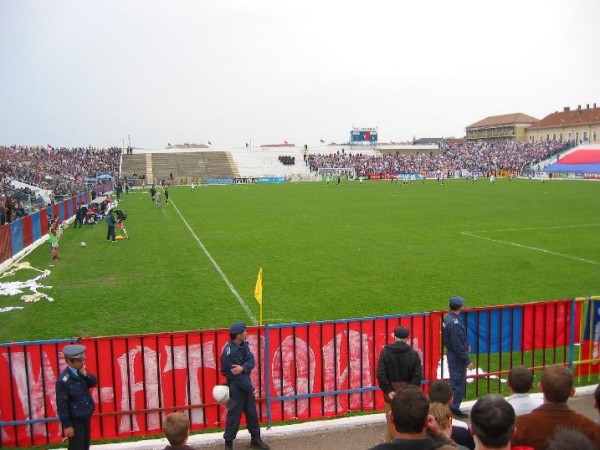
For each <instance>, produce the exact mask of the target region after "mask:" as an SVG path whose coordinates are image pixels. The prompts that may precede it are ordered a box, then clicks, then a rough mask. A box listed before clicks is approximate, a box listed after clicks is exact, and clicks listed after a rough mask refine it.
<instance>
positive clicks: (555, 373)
mask: <svg viewBox="0 0 600 450" xmlns="http://www.w3.org/2000/svg"><path fill="white" fill-rule="evenodd" d="M539 389H540V391H541V392H543V394H544V402H545V403H565V402H566V401H567V400H568V399H569V397H571V396H573V395H575V388H574V387H573V374H572V373H571V371H570V370H569V369H567V368H566V367H564V366H559V365H553V366H548V367H546V368H545V369H544V371H543V372H542V378H541V379H540V383H539Z"/></svg>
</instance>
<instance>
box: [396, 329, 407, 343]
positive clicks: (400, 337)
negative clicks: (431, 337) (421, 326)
mask: <svg viewBox="0 0 600 450" xmlns="http://www.w3.org/2000/svg"><path fill="white" fill-rule="evenodd" d="M409 334H410V332H409V331H408V328H406V327H403V326H402V325H401V326H399V327H396V329H395V330H394V338H395V340H396V341H402V342H405V341H406V339H407V338H408V335H409Z"/></svg>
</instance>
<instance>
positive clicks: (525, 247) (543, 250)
mask: <svg viewBox="0 0 600 450" xmlns="http://www.w3.org/2000/svg"><path fill="white" fill-rule="evenodd" d="M586 226H587V227H589V226H598V224H593V225H563V226H553V227H540V228H506V229H503V230H491V231H478V233H492V232H495V231H528V230H550V229H559V228H578V227H586ZM460 234H462V235H463V236H469V237H474V238H477V239H483V240H484V241H490V242H498V243H500V244H508V245H513V246H515V247H519V248H524V249H526V250H533V251H536V252H542V253H546V254H548V255H554V256H560V257H563V258H568V259H573V260H575V261H580V262H584V263H588V264H593V265H595V266H600V262H598V261H591V260H589V259H584V258H580V257H578V256H572V255H565V254H564V253H558V252H553V251H551V250H546V249H545V248H539V247H532V246H530V245H522V244H517V243H516V242H511V241H504V240H501V239H492V238H489V237H486V236H478V235H477V234H474V233H472V232H470V231H461V232H460Z"/></svg>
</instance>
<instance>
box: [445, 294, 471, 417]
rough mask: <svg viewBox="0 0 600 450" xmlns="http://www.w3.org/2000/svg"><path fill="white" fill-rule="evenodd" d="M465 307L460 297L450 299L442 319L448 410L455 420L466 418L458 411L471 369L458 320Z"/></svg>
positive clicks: (461, 326)
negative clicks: (448, 377) (450, 392)
mask: <svg viewBox="0 0 600 450" xmlns="http://www.w3.org/2000/svg"><path fill="white" fill-rule="evenodd" d="M464 305H465V300H464V299H463V298H462V297H458V296H454V297H452V298H451V299H450V305H449V306H450V311H449V312H448V314H446V316H445V317H444V345H445V346H446V350H447V351H446V358H447V359H448V371H449V372H450V385H451V386H452V405H451V406H450V410H451V411H452V414H453V415H454V417H456V418H457V419H464V418H466V417H467V415H466V414H464V413H463V412H462V411H461V410H460V404H461V402H462V400H463V398H464V397H465V389H466V386H467V368H468V369H470V368H472V367H473V365H472V364H471V360H470V359H469V349H470V348H469V342H468V341H467V332H466V330H465V326H464V325H463V323H462V321H461V320H460V312H461V311H462V309H463V307H464Z"/></svg>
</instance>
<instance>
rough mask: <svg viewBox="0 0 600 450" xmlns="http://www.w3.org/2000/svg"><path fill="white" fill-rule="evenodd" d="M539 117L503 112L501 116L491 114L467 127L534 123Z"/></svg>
mask: <svg viewBox="0 0 600 450" xmlns="http://www.w3.org/2000/svg"><path fill="white" fill-rule="evenodd" d="M537 121H538V119H536V118H535V117H531V116H528V115H527V114H523V113H513V114H502V115H500V116H490V117H486V118H485V119H483V120H480V121H479V122H475V123H474V124H471V125H469V126H468V127H467V128H488V127H497V126H501V125H514V124H516V123H520V124H525V125H527V124H534V123H535V122H537Z"/></svg>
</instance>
